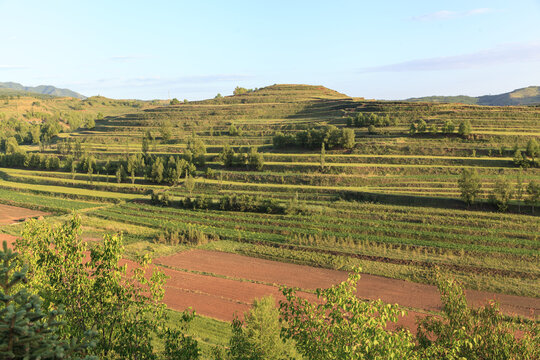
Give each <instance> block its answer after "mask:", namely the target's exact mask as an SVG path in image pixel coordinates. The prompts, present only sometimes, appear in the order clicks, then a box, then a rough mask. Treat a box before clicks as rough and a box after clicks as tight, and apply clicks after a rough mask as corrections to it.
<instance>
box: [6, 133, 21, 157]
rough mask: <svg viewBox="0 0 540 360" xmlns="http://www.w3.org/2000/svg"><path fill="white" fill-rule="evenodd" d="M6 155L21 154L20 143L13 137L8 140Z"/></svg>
mask: <svg viewBox="0 0 540 360" xmlns="http://www.w3.org/2000/svg"><path fill="white" fill-rule="evenodd" d="M5 149H6V154H8V155H9V154H17V153H19V152H20V148H19V143H18V142H17V139H15V137H13V136H11V137H9V138H8V139H7V140H6V145H5Z"/></svg>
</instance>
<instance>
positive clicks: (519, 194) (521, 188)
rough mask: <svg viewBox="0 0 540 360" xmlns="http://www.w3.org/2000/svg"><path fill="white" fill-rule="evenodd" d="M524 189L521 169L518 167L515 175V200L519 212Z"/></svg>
mask: <svg viewBox="0 0 540 360" xmlns="http://www.w3.org/2000/svg"><path fill="white" fill-rule="evenodd" d="M524 191H525V187H524V184H523V173H522V170H521V169H520V171H519V173H518V174H517V177H516V191H515V194H516V200H517V203H518V212H521V202H522V201H523V192H524Z"/></svg>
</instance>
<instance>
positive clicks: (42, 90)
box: [0, 82, 86, 99]
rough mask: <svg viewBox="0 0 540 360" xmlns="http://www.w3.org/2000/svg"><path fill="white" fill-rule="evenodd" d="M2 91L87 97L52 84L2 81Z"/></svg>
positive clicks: (78, 97) (0, 85)
mask: <svg viewBox="0 0 540 360" xmlns="http://www.w3.org/2000/svg"><path fill="white" fill-rule="evenodd" d="M0 90H3V91H1V92H0V93H5V92H9V91H10V90H12V91H14V92H29V93H34V94H42V95H51V96H58V97H74V98H77V99H86V96H84V95H81V94H79V93H77V92H75V91H72V90H69V89H59V88H57V87H54V86H52V85H39V86H34V87H32V86H23V85H21V84H19V83H15V82H0Z"/></svg>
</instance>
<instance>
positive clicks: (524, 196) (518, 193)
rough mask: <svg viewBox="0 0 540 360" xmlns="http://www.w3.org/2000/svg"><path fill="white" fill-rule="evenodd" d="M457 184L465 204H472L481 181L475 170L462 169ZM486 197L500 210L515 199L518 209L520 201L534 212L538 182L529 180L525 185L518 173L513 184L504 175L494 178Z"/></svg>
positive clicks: (539, 194)
mask: <svg viewBox="0 0 540 360" xmlns="http://www.w3.org/2000/svg"><path fill="white" fill-rule="evenodd" d="M458 186H459V189H460V191H461V199H462V200H463V201H464V202H465V203H466V204H467V205H472V204H473V203H474V202H475V201H476V200H477V199H478V197H479V196H480V195H481V192H482V182H481V180H480V177H479V176H478V173H477V172H476V170H473V169H464V170H463V172H462V173H461V177H460V178H459V179H458ZM488 199H489V201H490V202H491V203H493V204H494V205H496V206H497V207H498V209H499V210H500V211H506V210H507V209H508V205H509V204H510V201H511V200H516V201H517V205H518V211H520V208H519V207H520V206H521V204H522V202H525V204H527V205H530V206H531V211H532V212H533V213H534V209H535V207H538V204H539V202H540V184H538V183H537V182H536V181H534V180H531V181H530V182H529V184H528V185H527V186H525V183H524V181H523V175H522V174H521V173H519V174H518V175H517V178H516V185H515V186H514V185H513V184H512V183H511V182H510V181H509V180H508V179H507V178H506V177H504V176H503V177H500V178H498V179H497V180H495V183H494V185H493V189H492V191H491V192H490V194H489V196H488Z"/></svg>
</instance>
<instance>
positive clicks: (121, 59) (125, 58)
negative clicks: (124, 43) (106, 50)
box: [109, 55, 144, 62]
mask: <svg viewBox="0 0 540 360" xmlns="http://www.w3.org/2000/svg"><path fill="white" fill-rule="evenodd" d="M142 58H144V56H142V55H117V56H111V57H110V58H109V60H111V61H117V62H126V61H131V60H138V59H142Z"/></svg>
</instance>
